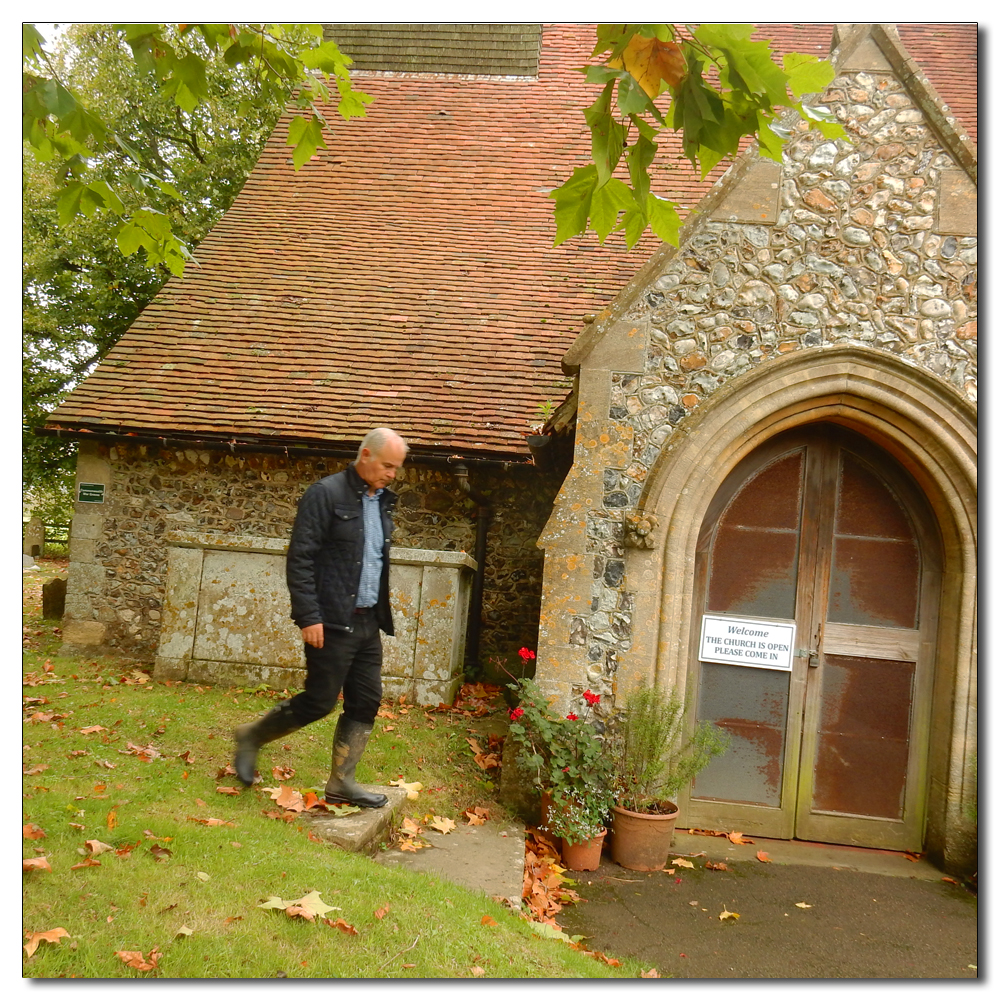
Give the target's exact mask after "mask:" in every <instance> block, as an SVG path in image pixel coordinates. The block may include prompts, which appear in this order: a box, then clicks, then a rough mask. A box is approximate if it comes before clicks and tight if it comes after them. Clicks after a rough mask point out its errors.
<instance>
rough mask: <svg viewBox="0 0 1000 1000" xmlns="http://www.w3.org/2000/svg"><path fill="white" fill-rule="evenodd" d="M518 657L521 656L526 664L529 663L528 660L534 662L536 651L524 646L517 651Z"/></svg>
mask: <svg viewBox="0 0 1000 1000" xmlns="http://www.w3.org/2000/svg"><path fill="white" fill-rule="evenodd" d="M517 655H518V656H520V657H521V659H522V660H524V661H525V663H527V662H528V660H533V659H534V658H535V651H534V650H533V649H528V647H527V646H522V647H521V648H520V649H519V650H518V651H517Z"/></svg>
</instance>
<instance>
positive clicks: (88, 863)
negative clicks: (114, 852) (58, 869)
mask: <svg viewBox="0 0 1000 1000" xmlns="http://www.w3.org/2000/svg"><path fill="white" fill-rule="evenodd" d="M100 867H101V862H100V861H95V860H94V859H93V858H87V859H86V860H85V861H81V862H80V863H79V864H77V865H70V866H69V869H70V871H73V870H74V869H75V868H100Z"/></svg>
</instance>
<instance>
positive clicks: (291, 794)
mask: <svg viewBox="0 0 1000 1000" xmlns="http://www.w3.org/2000/svg"><path fill="white" fill-rule="evenodd" d="M264 791H265V792H270V793H271V798H272V799H273V800H274V801H275V802H277V803H278V805H279V806H281V808H282V809H287V810H289V811H291V812H302V810H303V809H305V801H304V800H303V798H302V793H301V792H298V791H296V790H295V789H294V788H288V787H287V786H286V785H279V786H278V787H277V788H265V789H264Z"/></svg>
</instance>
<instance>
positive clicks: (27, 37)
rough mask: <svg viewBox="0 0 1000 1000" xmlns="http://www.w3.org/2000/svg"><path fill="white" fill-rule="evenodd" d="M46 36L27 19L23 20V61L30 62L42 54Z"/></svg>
mask: <svg viewBox="0 0 1000 1000" xmlns="http://www.w3.org/2000/svg"><path fill="white" fill-rule="evenodd" d="M44 44H45V36H44V35H42V34H41V32H40V31H39V30H38V29H37V28H36V27H35V26H34V25H33V24H29V23H28V22H27V21H22V22H21V61H22V62H30V61H31V60H33V59H34V58H35V57H36V56H40V55H41V54H42V46H43V45H44Z"/></svg>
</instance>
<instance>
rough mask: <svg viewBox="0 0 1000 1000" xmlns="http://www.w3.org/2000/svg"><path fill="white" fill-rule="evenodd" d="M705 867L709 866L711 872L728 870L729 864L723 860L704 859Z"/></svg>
mask: <svg viewBox="0 0 1000 1000" xmlns="http://www.w3.org/2000/svg"><path fill="white" fill-rule="evenodd" d="M705 867H706V868H710V869H711V870H712V871H713V872H727V871H729V865H727V864H726V863H725V862H723V861H706V862H705Z"/></svg>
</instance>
